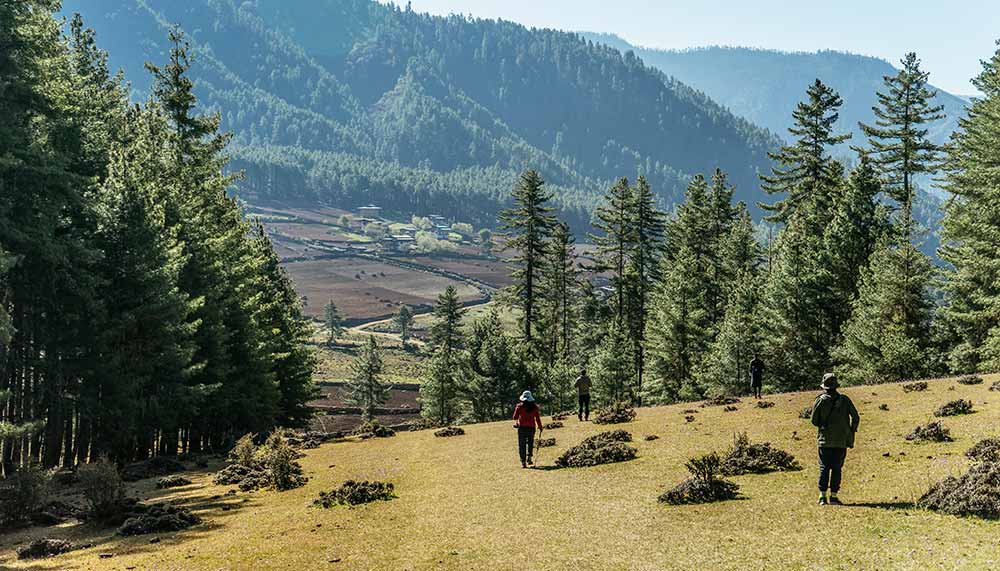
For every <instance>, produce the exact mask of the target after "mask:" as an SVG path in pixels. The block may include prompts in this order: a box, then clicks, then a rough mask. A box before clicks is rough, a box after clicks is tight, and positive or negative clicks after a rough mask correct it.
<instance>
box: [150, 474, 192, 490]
mask: <svg viewBox="0 0 1000 571" xmlns="http://www.w3.org/2000/svg"><path fill="white" fill-rule="evenodd" d="M190 484H191V480H188V479H187V478H185V477H184V476H181V475H179V474H173V475H171V476H164V477H162V478H160V479H159V480H157V481H156V489H158V490H164V489H167V488H179V487H181V486H187V485H190Z"/></svg>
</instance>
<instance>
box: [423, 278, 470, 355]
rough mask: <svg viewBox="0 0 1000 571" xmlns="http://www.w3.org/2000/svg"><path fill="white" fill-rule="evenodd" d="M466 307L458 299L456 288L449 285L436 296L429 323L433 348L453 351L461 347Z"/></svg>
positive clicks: (447, 351) (448, 351)
mask: <svg viewBox="0 0 1000 571" xmlns="http://www.w3.org/2000/svg"><path fill="white" fill-rule="evenodd" d="M466 311H467V310H466V309H464V308H463V307H462V302H460V301H459V300H458V290H457V289H455V286H453V285H450V286H448V287H447V288H445V290H444V292H443V293H442V294H441V295H439V296H438V299H437V303H436V304H435V305H434V318H435V319H436V320H437V321H435V322H434V324H433V325H431V345H433V346H434V348H435V350H437V351H441V352H446V353H455V352H457V351H459V350H460V349H461V348H462V345H463V341H462V319H463V318H465V314H466Z"/></svg>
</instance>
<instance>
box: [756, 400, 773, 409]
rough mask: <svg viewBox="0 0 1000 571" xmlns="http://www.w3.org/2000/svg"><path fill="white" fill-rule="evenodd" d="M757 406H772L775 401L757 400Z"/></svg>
mask: <svg viewBox="0 0 1000 571" xmlns="http://www.w3.org/2000/svg"><path fill="white" fill-rule="evenodd" d="M756 406H757V408H771V407H772V406H774V401H769V400H759V401H757V405H756Z"/></svg>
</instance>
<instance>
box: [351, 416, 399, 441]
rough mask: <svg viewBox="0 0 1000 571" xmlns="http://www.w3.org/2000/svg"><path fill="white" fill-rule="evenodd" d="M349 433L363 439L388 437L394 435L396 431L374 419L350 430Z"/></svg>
mask: <svg viewBox="0 0 1000 571" xmlns="http://www.w3.org/2000/svg"><path fill="white" fill-rule="evenodd" d="M351 434H352V435H354V436H360V437H361V438H363V439H367V438H390V437H392V436H396V431H395V430H393V429H391V428H389V427H388V426H382V425H381V424H379V423H378V421H376V420H369V421H367V422H364V423H362V424H361V426H359V427H357V428H355V429H354V430H353V431H351Z"/></svg>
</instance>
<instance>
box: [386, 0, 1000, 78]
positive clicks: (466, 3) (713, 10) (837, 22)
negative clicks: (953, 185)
mask: <svg viewBox="0 0 1000 571" xmlns="http://www.w3.org/2000/svg"><path fill="white" fill-rule="evenodd" d="M396 3H397V4H402V5H405V0H396ZM413 9H414V10H417V11H420V12H430V13H432V14H440V15H447V14H450V13H456V14H471V15H473V16H477V17H481V18H503V19H505V20H513V21H515V22H520V23H522V24H525V25H527V26H536V27H546V28H559V29H564V30H577V31H593V32H613V33H616V34H618V35H619V36H622V37H623V38H625V39H626V40H628V41H629V42H631V43H633V44H637V45H643V46H648V47H658V48H667V49H676V48H688V47H696V46H707V45H730V46H752V47H761V48H774V49H780V50H789V51H815V50H821V49H835V50H840V51H849V52H854V53H859V54H865V55H871V56H876V57H880V58H883V59H886V60H889V61H890V62H893V63H894V64H895V63H896V62H898V61H899V59H900V58H901V57H902V56H903V54H904V53H906V52H907V51H916V52H917V54H918V55H919V56H920V58H921V59H922V60H923V62H924V69H926V70H927V71H929V72H930V73H931V82H932V83H933V84H935V85H937V86H938V87H941V88H943V89H946V90H948V91H951V92H953V93H958V94H971V93H974V89H973V87H972V86H971V85H970V84H969V79H970V78H972V77H973V76H975V75H977V74H978V73H979V70H980V65H979V61H980V60H981V59H986V58H988V57H989V56H990V55H992V53H993V51H994V50H995V48H996V46H995V43H994V42H995V40H997V39H1000V0H937V1H931V0H835V1H827V2H822V3H820V2H815V1H812V2H810V1H809V0H413Z"/></svg>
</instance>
